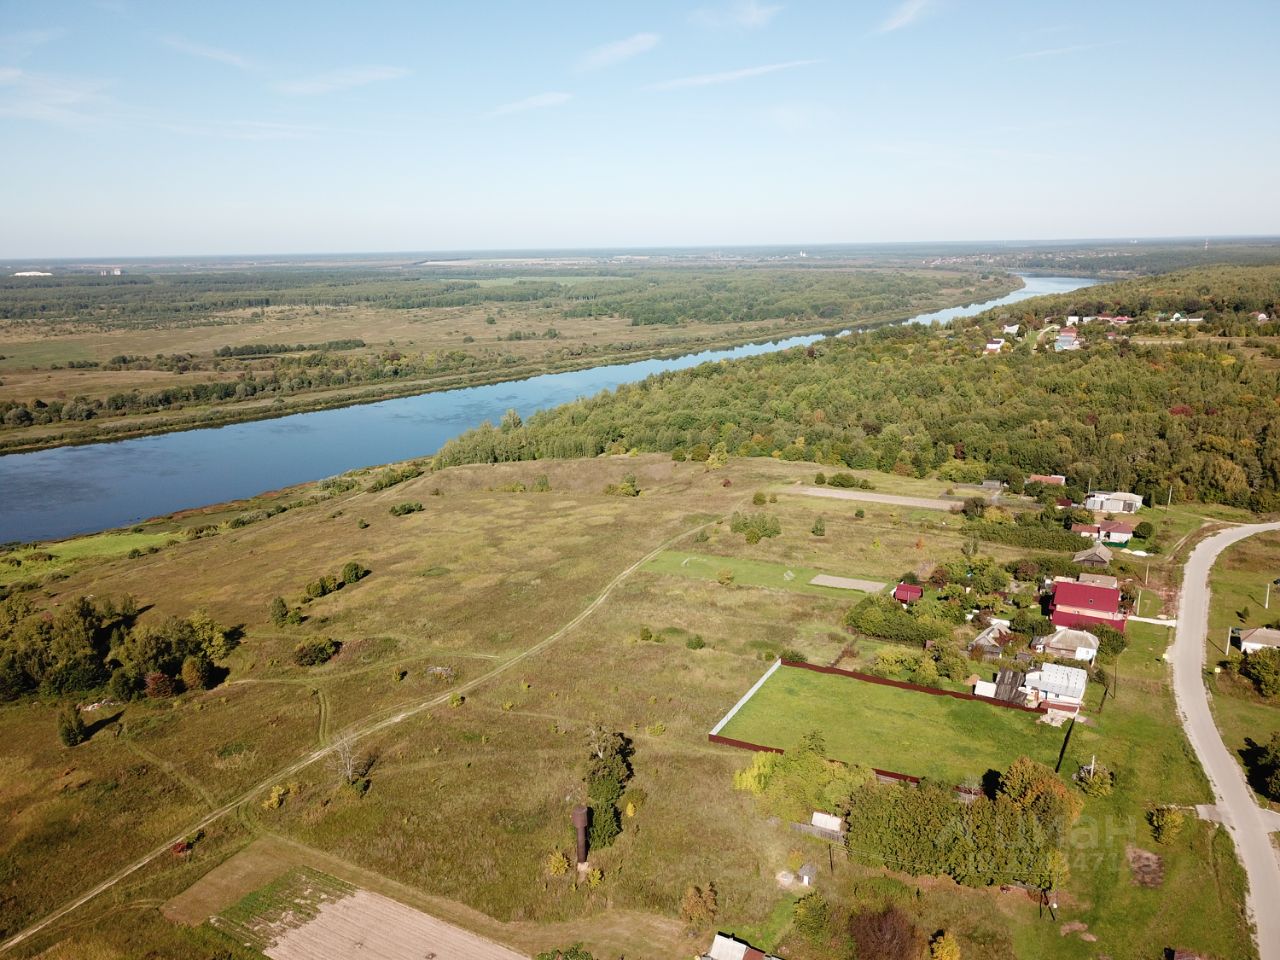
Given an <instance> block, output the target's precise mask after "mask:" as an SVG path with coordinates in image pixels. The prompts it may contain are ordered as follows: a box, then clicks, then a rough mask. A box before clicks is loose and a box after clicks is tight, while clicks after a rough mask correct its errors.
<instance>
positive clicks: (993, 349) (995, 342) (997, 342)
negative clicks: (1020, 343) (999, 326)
mask: <svg viewBox="0 0 1280 960" xmlns="http://www.w3.org/2000/svg"><path fill="white" fill-rule="evenodd" d="M1003 347H1004V340H1002V339H1001V338H999V337H992V338H991V339H990V340H988V341H987V345H986V347H985V348H984V349H983V351H982V352H983V353H984V354H986V355H988V356H990V355H992V354H996V353H999V352H1000V350H1001V349H1002V348H1003Z"/></svg>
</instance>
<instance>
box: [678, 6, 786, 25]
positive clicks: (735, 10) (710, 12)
mask: <svg viewBox="0 0 1280 960" xmlns="http://www.w3.org/2000/svg"><path fill="white" fill-rule="evenodd" d="M781 10H782V7H781V6H780V5H768V4H763V3H758V2H757V0H733V2H732V3H726V4H724V5H722V6H719V7H703V8H701V9H698V10H695V11H693V15H692V19H693V21H694V22H695V23H700V24H702V25H703V26H705V27H742V28H744V29H747V30H754V29H756V28H758V27H763V26H765V25H766V24H768V22H769V21H770V20H772V19H773V18H774V17H776V16H777V15H778V13H779V12H781Z"/></svg>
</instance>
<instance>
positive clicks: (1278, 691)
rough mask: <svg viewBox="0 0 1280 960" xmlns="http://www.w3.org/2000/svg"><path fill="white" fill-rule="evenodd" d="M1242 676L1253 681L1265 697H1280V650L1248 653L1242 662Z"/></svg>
mask: <svg viewBox="0 0 1280 960" xmlns="http://www.w3.org/2000/svg"><path fill="white" fill-rule="evenodd" d="M1240 675H1241V676H1243V677H1245V678H1247V679H1248V680H1251V681H1252V682H1253V685H1254V686H1255V687H1257V689H1258V693H1260V694H1262V695H1263V696H1264V697H1267V698H1268V699H1270V698H1272V697H1277V696H1280V649H1277V648H1275V647H1270V648H1266V649H1263V650H1259V651H1257V652H1256V653H1246V654H1245V655H1244V657H1243V659H1241V661H1240Z"/></svg>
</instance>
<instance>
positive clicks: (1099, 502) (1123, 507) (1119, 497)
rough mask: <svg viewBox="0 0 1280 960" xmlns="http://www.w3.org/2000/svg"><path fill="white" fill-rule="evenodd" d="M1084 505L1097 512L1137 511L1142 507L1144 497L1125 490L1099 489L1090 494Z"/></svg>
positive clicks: (1087, 508)
mask: <svg viewBox="0 0 1280 960" xmlns="http://www.w3.org/2000/svg"><path fill="white" fill-rule="evenodd" d="M1084 507H1085V509H1086V510H1093V511H1095V512H1097V513H1137V512H1138V511H1139V510H1141V509H1142V497H1140V496H1138V494H1136V493H1126V492H1124V491H1116V492H1115V493H1107V492H1104V491H1102V490H1099V491H1097V492H1095V493H1091V494H1089V496H1088V497H1087V498H1086V499H1085V501H1084Z"/></svg>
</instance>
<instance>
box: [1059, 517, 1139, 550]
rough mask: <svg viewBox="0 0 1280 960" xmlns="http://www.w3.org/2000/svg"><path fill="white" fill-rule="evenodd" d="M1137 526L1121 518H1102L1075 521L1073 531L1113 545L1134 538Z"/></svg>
mask: <svg viewBox="0 0 1280 960" xmlns="http://www.w3.org/2000/svg"><path fill="white" fill-rule="evenodd" d="M1135 529H1136V528H1135V527H1134V525H1133V524H1131V523H1123V522H1121V521H1119V520H1100V521H1098V522H1097V523H1073V524H1072V525H1071V532H1072V533H1078V534H1080V536H1082V537H1090V538H1092V539H1094V540H1096V541H1098V542H1099V543H1106V544H1109V545H1111V546H1123V545H1124V544H1126V543H1128V542H1129V541H1130V540H1132V539H1133V531H1134V530H1135Z"/></svg>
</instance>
